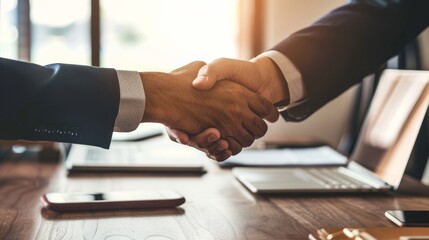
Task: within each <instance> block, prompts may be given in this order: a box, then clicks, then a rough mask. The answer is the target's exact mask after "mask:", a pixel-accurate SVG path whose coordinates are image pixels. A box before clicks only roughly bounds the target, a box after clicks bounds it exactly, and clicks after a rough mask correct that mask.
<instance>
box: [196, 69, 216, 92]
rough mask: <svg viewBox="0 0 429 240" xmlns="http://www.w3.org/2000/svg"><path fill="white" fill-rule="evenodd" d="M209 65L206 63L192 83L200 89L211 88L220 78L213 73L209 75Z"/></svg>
mask: <svg viewBox="0 0 429 240" xmlns="http://www.w3.org/2000/svg"><path fill="white" fill-rule="evenodd" d="M208 69H209V65H204V66H203V67H202V68H201V69H200V70H199V71H198V75H197V77H196V78H195V79H194V81H192V85H193V86H194V87H195V88H197V89H199V90H208V89H211V88H212V87H213V86H214V85H215V83H216V82H217V81H218V80H219V79H217V78H215V77H212V76H211V75H210V76H208Z"/></svg>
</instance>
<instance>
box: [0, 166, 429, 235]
mask: <svg viewBox="0 0 429 240" xmlns="http://www.w3.org/2000/svg"><path fill="white" fill-rule="evenodd" d="M207 166H208V172H207V173H206V174H203V175H181V174H177V175H165V174H159V175H156V174H131V175H124V174H101V175H100V174H98V175H97V174H85V175H79V176H72V177H68V176H67V175H66V170H65V169H64V166H63V164H62V163H59V164H55V163H38V162H25V161H24V162H22V161H20V162H3V163H0V239H20V240H21V239H149V240H155V239H157V240H158V239H196V240H204V239H307V236H308V234H309V232H311V231H314V229H317V228H322V227H373V226H390V227H395V226H394V225H393V224H392V223H390V222H389V221H388V220H387V219H386V218H385V217H384V212H385V211H386V210H388V209H429V197H425V196H418V195H416V194H414V193H413V194H409V193H401V194H398V193H397V194H395V195H394V194H384V195H306V196H303V195H295V196H294V195H272V196H260V195H254V194H252V193H250V192H249V191H248V190H247V189H245V188H244V187H243V186H242V185H241V184H240V183H239V182H238V181H236V180H235V179H234V177H233V176H232V174H231V173H230V171H229V170H225V169H220V168H218V167H217V165H215V164H214V163H212V162H209V161H207ZM407 184H409V183H407ZM409 185H410V186H413V187H415V188H416V189H417V188H418V187H421V186H420V185H418V184H409ZM160 188H170V189H175V190H176V191H178V192H180V193H182V194H183V195H184V196H185V197H186V203H185V204H184V205H182V207H180V208H177V209H164V210H146V211H143V210H138V211H130V210H127V211H111V212H79V213H65V214H61V213H55V212H52V211H49V210H46V209H43V208H42V204H41V202H40V201H39V197H40V196H41V195H42V194H43V193H44V192H52V191H64V192H76V191H112V190H138V189H160ZM424 190H426V189H423V190H422V189H420V190H419V189H417V190H416V191H417V192H419V191H420V192H422V191H424ZM413 191H414V190H413Z"/></svg>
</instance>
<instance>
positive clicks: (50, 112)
mask: <svg viewBox="0 0 429 240" xmlns="http://www.w3.org/2000/svg"><path fill="white" fill-rule="evenodd" d="M119 98H120V94H119V84H118V78H117V74H116V71H115V70H114V69H107V68H95V67H88V66H79V65H69V64H52V65H47V66H39V65H36V64H31V63H26V62H20V61H14V60H9V59H4V58H0V139H6V140H17V139H24V140H43V141H58V142H69V143H80V144H88V145H95V146H100V147H104V148H107V147H109V144H110V141H111V137H112V132H113V127H114V123H115V120H116V116H117V113H118V106H119Z"/></svg>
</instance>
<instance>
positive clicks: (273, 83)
mask: <svg viewBox="0 0 429 240" xmlns="http://www.w3.org/2000/svg"><path fill="white" fill-rule="evenodd" d="M251 62H253V63H254V64H255V66H256V68H257V69H258V72H259V75H260V78H261V82H262V83H263V84H264V87H263V88H264V89H265V90H264V92H265V94H264V97H266V98H267V99H268V100H269V101H271V102H272V103H273V104H275V103H279V102H281V103H282V104H284V103H286V104H288V103H289V88H288V85H287V82H286V79H285V77H284V75H283V73H282V71H281V70H280V68H279V67H278V66H277V64H276V63H275V62H274V61H273V60H271V59H270V58H268V57H265V56H258V57H256V58H254V59H252V60H251Z"/></svg>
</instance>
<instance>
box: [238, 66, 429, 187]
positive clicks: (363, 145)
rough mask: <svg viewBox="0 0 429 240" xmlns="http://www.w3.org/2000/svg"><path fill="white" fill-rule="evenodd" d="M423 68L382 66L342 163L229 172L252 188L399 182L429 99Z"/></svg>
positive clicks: (427, 75) (395, 184)
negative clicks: (352, 145)
mask: <svg viewBox="0 0 429 240" xmlns="http://www.w3.org/2000/svg"><path fill="white" fill-rule="evenodd" d="M428 82H429V71H408V70H385V71H384V72H383V75H382V77H381V79H380V83H379V85H378V87H377V90H376V92H375V94H374V98H373V100H372V102H371V106H370V107H369V111H368V114H367V116H366V118H365V121H364V124H363V126H362V128H361V131H360V133H359V137H358V141H357V144H356V147H355V149H354V151H353V154H352V156H351V158H350V159H349V161H348V164H347V165H345V166H336V167H293V168H273V167H271V168H245V167H237V168H234V169H233V170H232V172H233V174H234V176H235V177H236V178H237V179H238V180H239V181H240V182H241V183H242V184H243V185H244V186H245V187H247V188H248V189H249V190H250V191H252V192H254V193H312V192H383V191H391V190H395V189H397V188H398V187H399V184H400V182H401V180H402V177H403V174H404V171H405V168H406V166H407V163H408V159H409V158H410V154H411V151H412V148H413V146H414V142H415V140H416V137H417V135H418V132H419V130H420V126H421V124H422V121H423V119H424V116H425V114H426V111H427V109H428V105H429V87H428Z"/></svg>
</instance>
